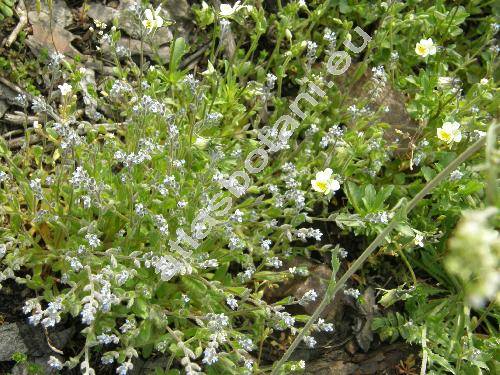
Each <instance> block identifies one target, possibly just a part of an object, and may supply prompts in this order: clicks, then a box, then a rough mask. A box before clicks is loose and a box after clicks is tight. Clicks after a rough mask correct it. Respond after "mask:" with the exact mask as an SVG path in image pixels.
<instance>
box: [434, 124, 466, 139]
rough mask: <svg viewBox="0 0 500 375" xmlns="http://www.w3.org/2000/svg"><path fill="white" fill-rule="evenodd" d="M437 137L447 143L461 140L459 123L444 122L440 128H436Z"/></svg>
mask: <svg viewBox="0 0 500 375" xmlns="http://www.w3.org/2000/svg"><path fill="white" fill-rule="evenodd" d="M437 137H438V138H439V139H440V140H442V141H443V142H445V143H447V144H451V143H453V142H457V143H458V142H460V141H461V140H462V133H461V132H460V124H459V123H458V122H456V121H454V122H445V123H444V124H443V126H442V127H441V128H438V129H437Z"/></svg>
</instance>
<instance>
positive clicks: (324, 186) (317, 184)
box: [316, 181, 327, 191]
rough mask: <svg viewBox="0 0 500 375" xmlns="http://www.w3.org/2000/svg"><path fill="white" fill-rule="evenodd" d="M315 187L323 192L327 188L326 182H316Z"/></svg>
mask: <svg viewBox="0 0 500 375" xmlns="http://www.w3.org/2000/svg"><path fill="white" fill-rule="evenodd" d="M316 186H317V187H318V188H319V189H320V190H322V191H325V190H326V187H327V184H326V181H316Z"/></svg>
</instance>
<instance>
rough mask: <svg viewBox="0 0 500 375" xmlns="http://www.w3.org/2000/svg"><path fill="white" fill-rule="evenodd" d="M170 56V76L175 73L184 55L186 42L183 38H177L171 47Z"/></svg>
mask: <svg viewBox="0 0 500 375" xmlns="http://www.w3.org/2000/svg"><path fill="white" fill-rule="evenodd" d="M170 49H171V56H170V74H172V73H174V72H176V71H177V69H178V68H179V65H180V63H181V60H182V57H183V56H184V55H185V54H186V52H187V49H186V41H185V40H184V38H182V37H179V38H177V39H176V40H175V41H174V42H173V43H172V46H171V48H170Z"/></svg>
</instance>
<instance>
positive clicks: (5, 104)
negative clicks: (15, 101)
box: [0, 99, 9, 118]
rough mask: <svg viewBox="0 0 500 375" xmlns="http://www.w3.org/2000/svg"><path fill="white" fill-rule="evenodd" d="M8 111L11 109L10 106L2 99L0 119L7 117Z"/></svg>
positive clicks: (0, 101)
mask: <svg viewBox="0 0 500 375" xmlns="http://www.w3.org/2000/svg"><path fill="white" fill-rule="evenodd" d="M7 109H9V105H8V104H7V103H6V102H5V100H2V99H0V118H2V117H3V115H5V112H7Z"/></svg>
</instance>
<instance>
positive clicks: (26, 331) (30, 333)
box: [0, 323, 75, 362]
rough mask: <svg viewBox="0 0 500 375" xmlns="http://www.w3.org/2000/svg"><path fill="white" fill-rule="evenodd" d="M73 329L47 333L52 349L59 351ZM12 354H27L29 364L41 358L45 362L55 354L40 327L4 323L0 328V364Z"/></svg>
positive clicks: (69, 337) (72, 332) (8, 359)
mask: <svg viewBox="0 0 500 375" xmlns="http://www.w3.org/2000/svg"><path fill="white" fill-rule="evenodd" d="M74 332H75V329H74V328H73V327H71V328H68V329H65V330H62V331H54V332H49V337H50V342H51V344H52V346H53V347H55V348H57V349H59V350H61V349H63V348H64V347H65V346H66V344H67V343H68V342H69V340H70V339H71V337H72V336H73V334H74ZM14 353H23V354H27V355H28V357H29V359H30V361H31V362H36V360H37V358H41V359H42V360H41V362H43V361H45V362H46V361H47V360H48V358H49V356H51V355H56V353H55V352H54V351H53V350H52V349H51V348H50V346H49V345H48V344H47V337H46V336H45V333H44V332H43V329H42V328H41V327H33V326H30V325H28V324H25V323H6V324H4V325H2V326H0V362H3V361H10V360H11V358H12V355H13V354H14Z"/></svg>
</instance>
